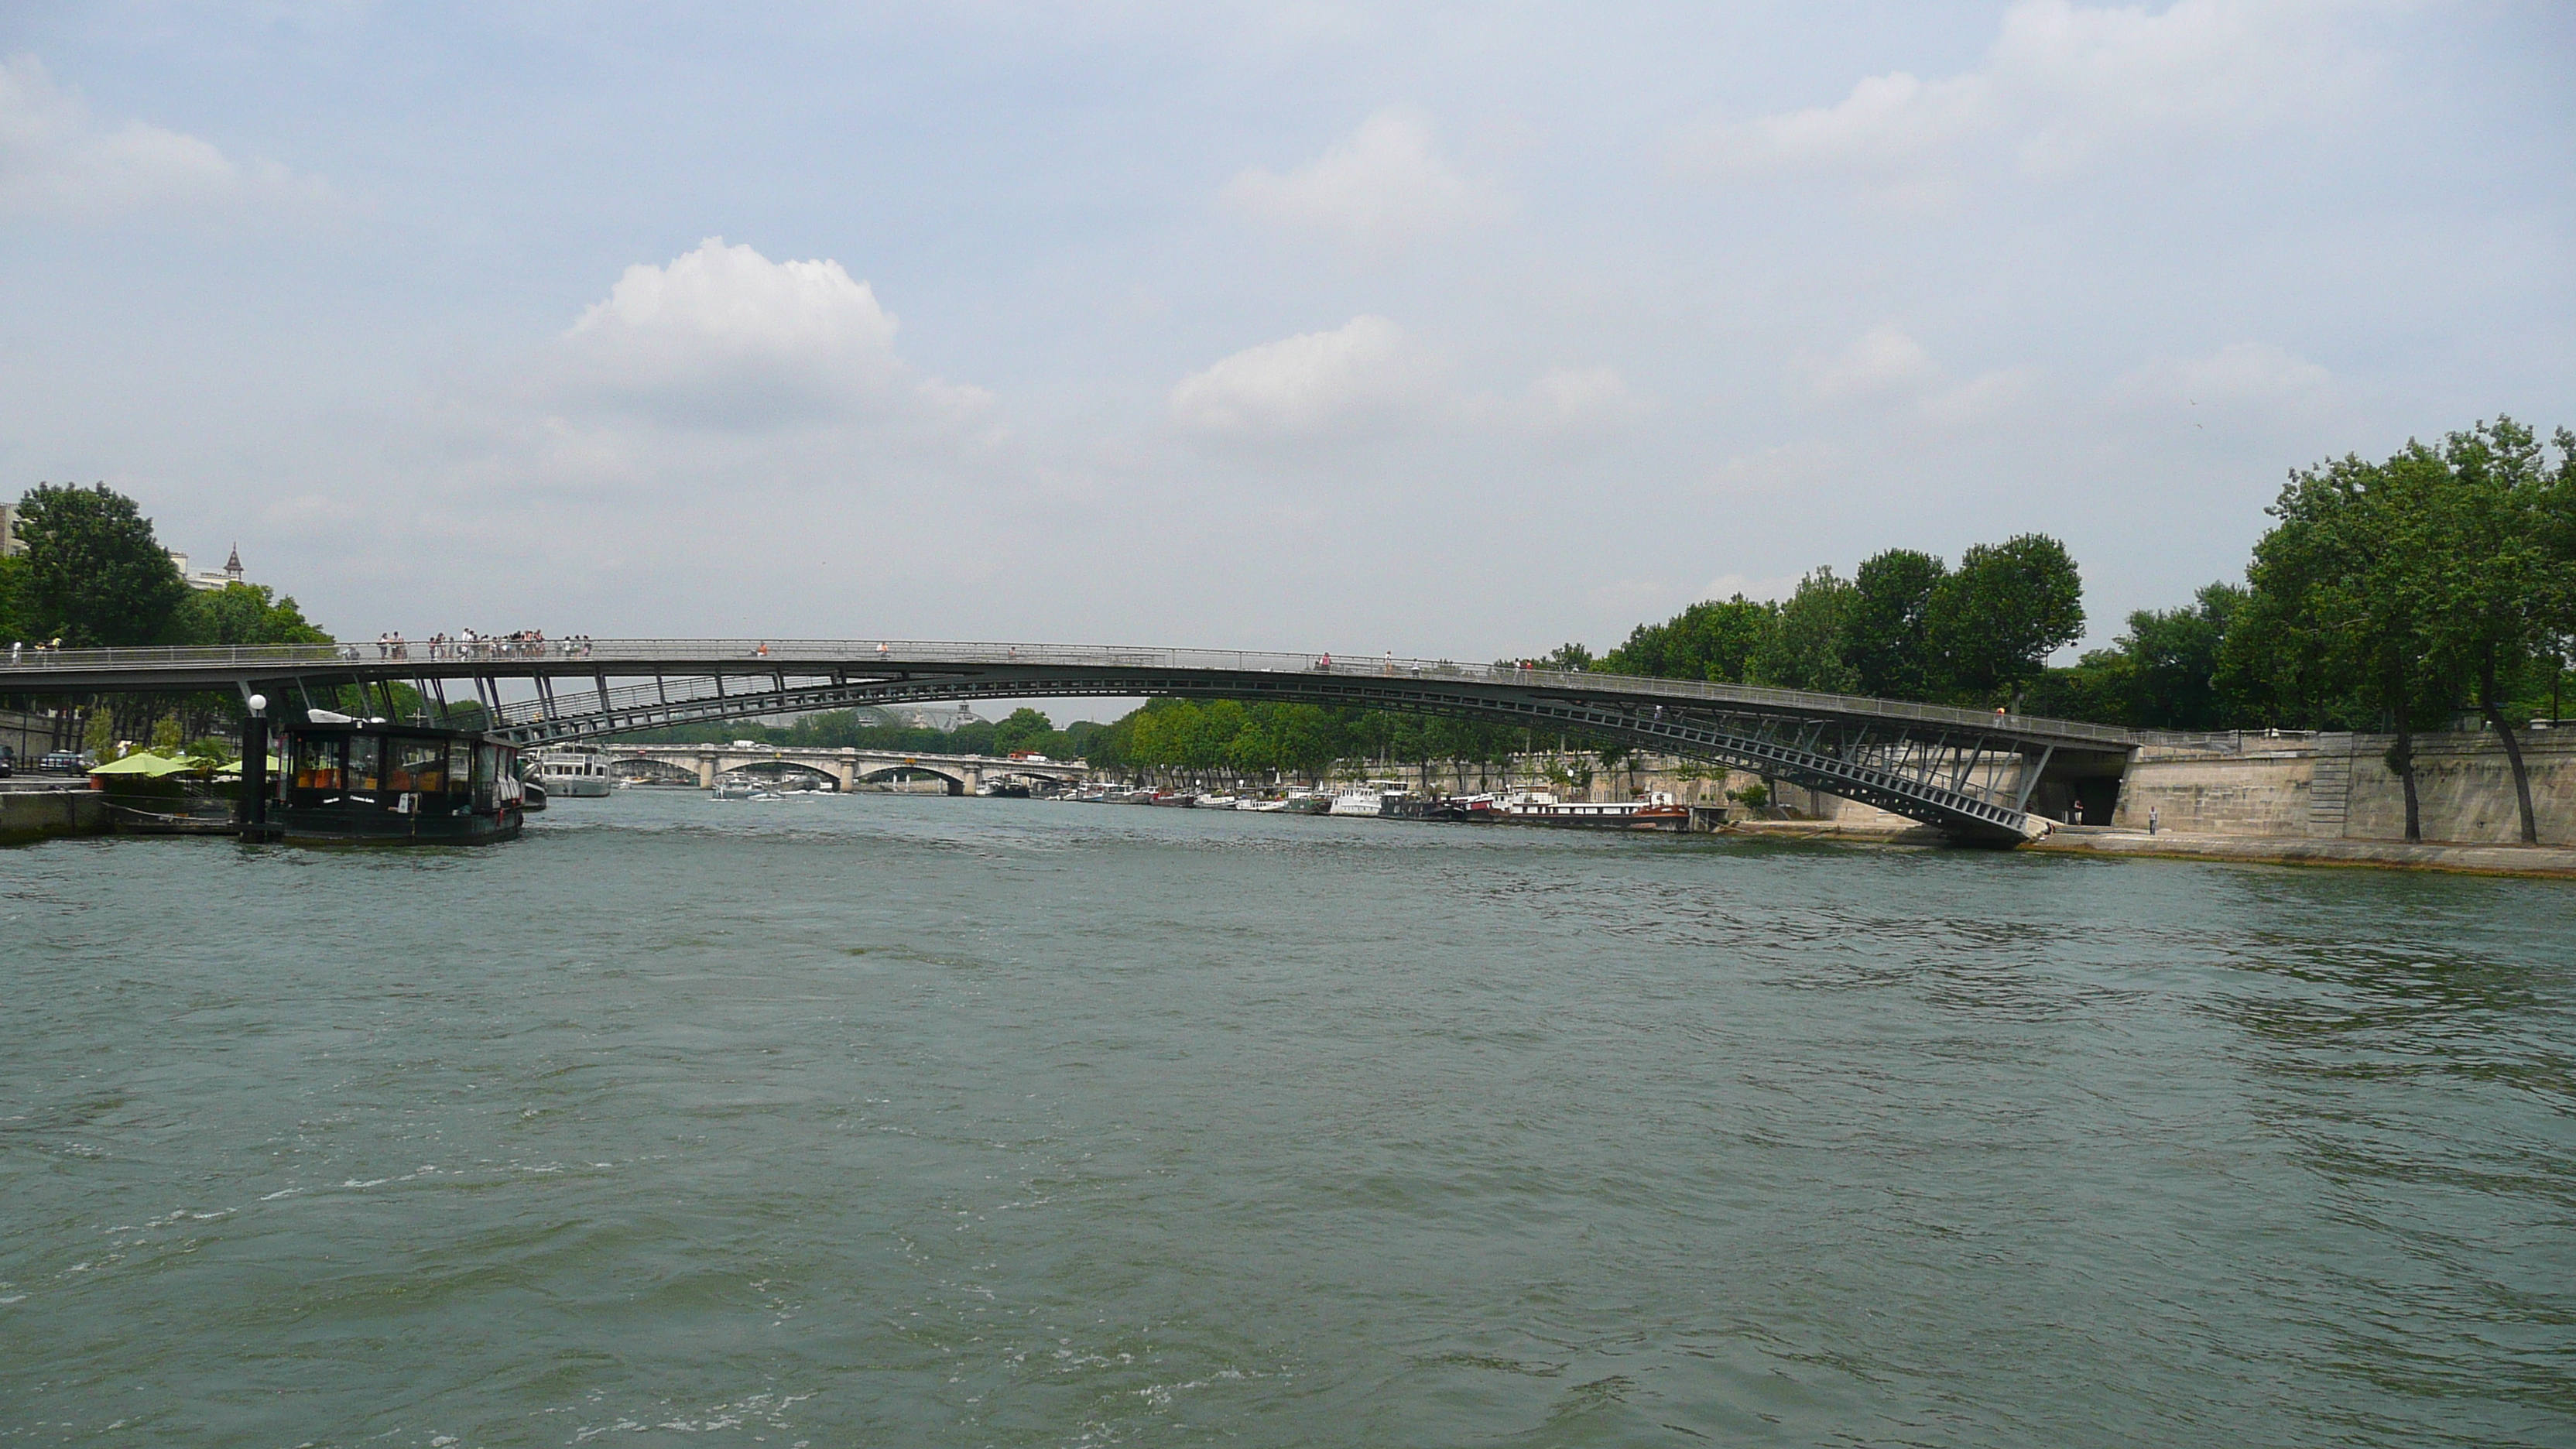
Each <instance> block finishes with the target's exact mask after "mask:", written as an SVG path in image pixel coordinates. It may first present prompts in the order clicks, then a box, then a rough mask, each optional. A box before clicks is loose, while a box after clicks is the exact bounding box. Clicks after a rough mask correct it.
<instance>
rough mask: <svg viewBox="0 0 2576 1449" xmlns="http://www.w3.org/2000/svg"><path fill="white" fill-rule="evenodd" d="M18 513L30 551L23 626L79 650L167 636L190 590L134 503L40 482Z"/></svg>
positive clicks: (99, 490) (100, 490) (100, 489)
mask: <svg viewBox="0 0 2576 1449" xmlns="http://www.w3.org/2000/svg"><path fill="white" fill-rule="evenodd" d="M18 507H19V516H18V536H19V538H21V539H22V540H24V541H25V542H26V545H27V552H26V575H25V579H24V582H23V584H22V586H21V588H20V589H19V595H20V598H19V602H18V609H19V613H20V626H21V627H23V628H25V629H26V630H27V631H28V632H29V633H30V634H32V635H35V636H37V637H40V638H51V637H59V638H60V639H61V640H62V641H63V642H64V643H65V644H68V645H71V646H73V647H75V648H98V647H112V646H120V645H136V644H158V643H161V642H162V641H163V640H164V639H165V638H166V637H167V635H168V632H169V628H170V619H171V616H172V615H173V614H175V613H177V612H178V609H179V605H180V603H181V601H182V600H184V599H186V598H187V596H188V585H187V582H186V581H185V580H183V579H181V578H180V577H179V566H178V565H177V564H175V563H173V562H171V561H170V555H169V554H168V553H166V552H164V551H163V550H162V547H161V545H160V544H159V542H157V541H156V540H155V539H154V538H153V536H152V520H150V519H148V518H145V517H144V516H143V515H142V514H141V513H140V512H139V511H138V510H137V509H136V508H135V506H134V500H133V499H131V498H128V497H126V496H124V495H123V494H121V493H116V492H112V491H110V490H109V488H108V487H107V485H106V484H104V483H102V484H99V485H98V486H97V487H95V488H79V487H71V486H65V487H60V488H57V487H55V486H53V485H52V484H49V483H39V484H37V485H36V486H35V487H34V488H32V489H30V490H29V491H28V493H27V496H26V497H25V498H24V499H23V500H21V502H20V503H19V505H18Z"/></svg>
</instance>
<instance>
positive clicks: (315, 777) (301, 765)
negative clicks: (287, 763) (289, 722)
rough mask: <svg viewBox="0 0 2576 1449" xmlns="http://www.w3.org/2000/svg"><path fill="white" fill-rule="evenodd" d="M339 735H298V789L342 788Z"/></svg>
mask: <svg viewBox="0 0 2576 1449" xmlns="http://www.w3.org/2000/svg"><path fill="white" fill-rule="evenodd" d="M341 738H342V737H341V736H339V735H297V736H296V737H295V788H296V789H298V790H337V789H339V788H340V741H341Z"/></svg>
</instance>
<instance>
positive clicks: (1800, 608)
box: [1751, 565, 1860, 694]
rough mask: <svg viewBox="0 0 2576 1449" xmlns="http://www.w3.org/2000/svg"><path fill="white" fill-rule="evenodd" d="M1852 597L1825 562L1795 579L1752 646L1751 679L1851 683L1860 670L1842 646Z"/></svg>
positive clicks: (1838, 688)
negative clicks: (1791, 591) (1784, 600)
mask: <svg viewBox="0 0 2576 1449" xmlns="http://www.w3.org/2000/svg"><path fill="white" fill-rule="evenodd" d="M1858 599H1859V593H1858V591H1857V590H1855V589H1854V588H1853V587H1852V585H1851V581H1850V580H1848V579H1838V578H1836V577H1834V571H1833V568H1832V567H1831V566H1830V565H1828V566H1826V567H1822V568H1819V569H1817V570H1815V571H1814V572H1813V573H1810V574H1808V575H1807V576H1806V577H1805V578H1803V579H1800V580H1799V581H1798V592H1796V593H1795V594H1792V595H1791V596H1790V597H1789V602H1787V603H1785V604H1782V605H1781V606H1780V612H1779V614H1778V615H1777V616H1776V617H1775V618H1774V619H1773V620H1772V624H1771V628H1770V630H1769V631H1768V632H1767V633H1765V634H1764V635H1763V638H1762V642H1761V644H1760V645H1758V646H1757V647H1756V648H1755V649H1754V651H1753V658H1752V661H1751V673H1752V676H1753V682H1754V683H1756V684H1767V685H1772V686H1774V687H1776V688H1780V689H1814V690H1822V691H1825V692H1827V693H1833V694H1848V693H1850V692H1851V691H1852V690H1854V689H1857V688H1858V687H1859V685H1860V676H1859V674H1858V673H1857V672H1856V671H1854V670H1853V668H1852V666H1851V664H1850V663H1849V661H1847V660H1846V659H1845V658H1844V657H1843V649H1844V642H1845V638H1846V636H1847V634H1848V632H1849V630H1850V627H1851V617H1852V610H1853V607H1854V605H1855V604H1856V603H1857V602H1858Z"/></svg>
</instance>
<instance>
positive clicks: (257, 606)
mask: <svg viewBox="0 0 2576 1449" xmlns="http://www.w3.org/2000/svg"><path fill="white" fill-rule="evenodd" d="M169 635H170V642H171V643H174V644H200V645H207V644H328V643H330V642H331V636H330V635H328V634H325V633H323V632H322V631H321V630H319V629H316V628H314V627H313V625H312V624H311V623H309V622H307V621H306V619H305V617H304V611H303V610H301V609H299V608H297V607H296V605H295V600H294V599H293V598H291V597H290V598H284V599H280V598H277V597H275V596H274V595H273V594H272V593H271V592H270V590H269V588H268V586H267V585H266V584H226V585H224V586H223V587H222V588H220V589H207V590H201V591H199V590H192V591H191V592H190V593H189V594H188V596H187V598H186V599H184V600H182V601H181V602H180V604H179V607H178V609H177V611H176V612H175V613H173V614H172V616H171V620H170V629H169Z"/></svg>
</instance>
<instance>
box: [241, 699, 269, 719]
mask: <svg viewBox="0 0 2576 1449" xmlns="http://www.w3.org/2000/svg"><path fill="white" fill-rule="evenodd" d="M242 703H244V704H246V705H249V706H250V717H251V718H252V719H266V718H267V717H268V696H267V695H264V694H254V695H252V696H251V697H250V698H248V699H246V700H243V701H242Z"/></svg>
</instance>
